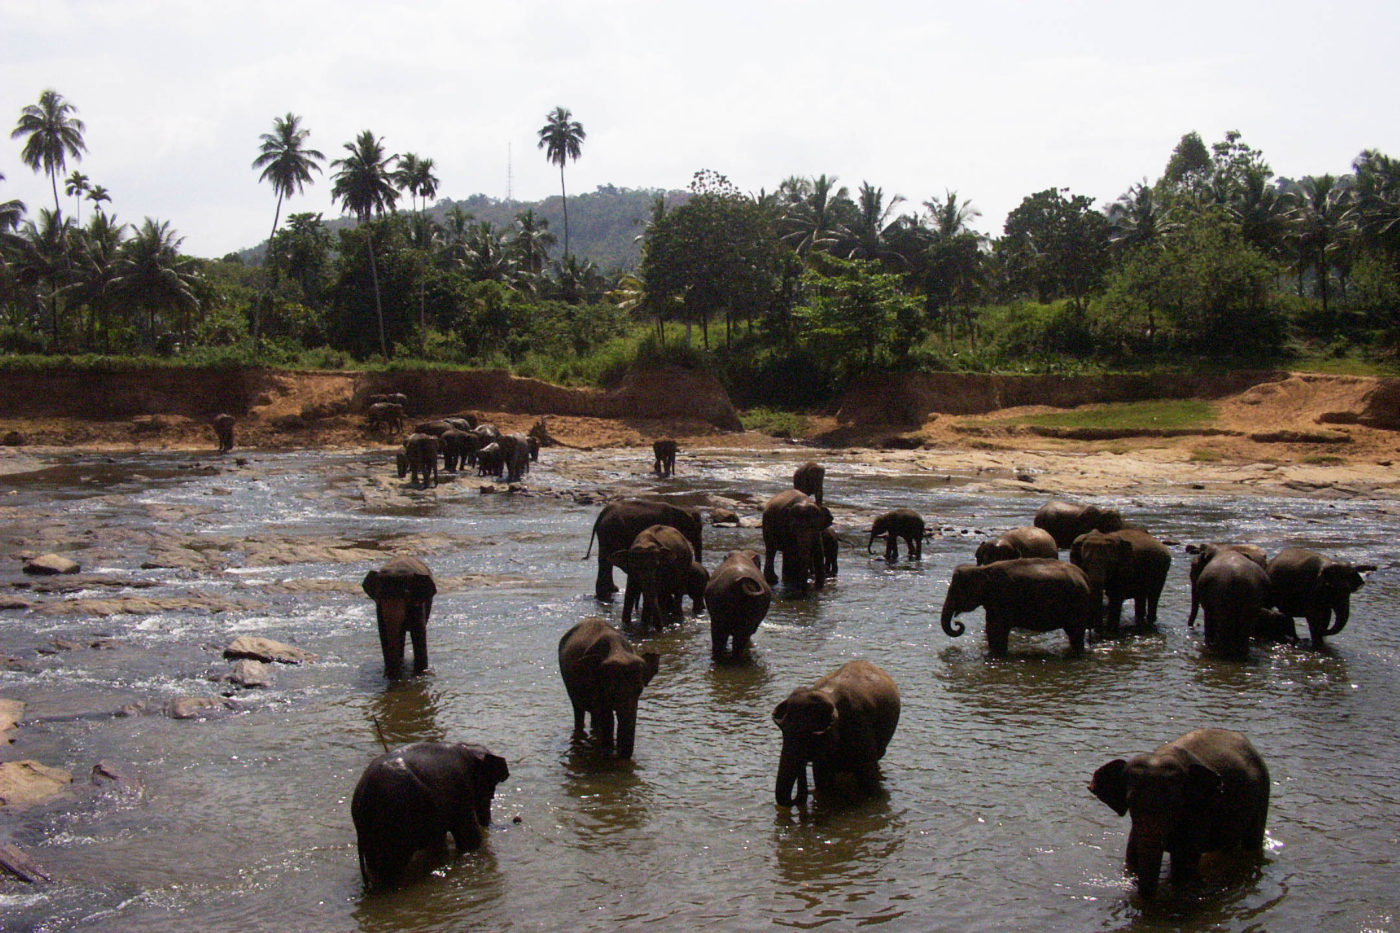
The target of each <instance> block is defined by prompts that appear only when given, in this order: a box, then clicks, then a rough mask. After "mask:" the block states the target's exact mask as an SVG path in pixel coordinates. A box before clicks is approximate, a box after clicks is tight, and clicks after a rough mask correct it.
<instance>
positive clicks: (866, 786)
mask: <svg viewBox="0 0 1400 933" xmlns="http://www.w3.org/2000/svg"><path fill="white" fill-rule="evenodd" d="M855 774H856V783H858V784H859V785H860V789H861V792H862V793H863V794H865V795H866V796H867V797H873V796H875V795H876V794H878V793H879V792H880V766H879V765H878V764H876V763H875V762H873V761H869V762H866V763H865V764H863V765H860V766H859V767H857V768H856V769H855Z"/></svg>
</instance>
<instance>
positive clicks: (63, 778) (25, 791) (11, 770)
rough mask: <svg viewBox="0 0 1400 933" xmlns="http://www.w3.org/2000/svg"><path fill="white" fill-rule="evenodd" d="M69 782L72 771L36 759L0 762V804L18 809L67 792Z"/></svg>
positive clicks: (71, 780)
mask: <svg viewBox="0 0 1400 933" xmlns="http://www.w3.org/2000/svg"><path fill="white" fill-rule="evenodd" d="M72 783H73V775H72V773H71V772H68V771H64V770H63V769H62V768H51V767H49V766H48V765H43V764H40V763H39V762H37V761H28V760H26V761H7V762H4V763H3V764H0V807H4V808H6V809H20V808H23V807H32V806H34V805H36V804H41V803H44V802H46V801H49V800H52V799H53V798H55V797H58V796H60V795H62V794H64V793H66V792H67V790H68V786H69V785H70V784H72Z"/></svg>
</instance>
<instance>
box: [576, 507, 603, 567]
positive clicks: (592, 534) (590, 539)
mask: <svg viewBox="0 0 1400 933" xmlns="http://www.w3.org/2000/svg"><path fill="white" fill-rule="evenodd" d="M602 520H603V513H602V512H599V513H598V517H597V518H595V519H593V530H592V531H591V532H589V534H588V550H586V551H584V552H583V556H582V557H580V558H579V560H588V555H590V554H592V553H593V539H594V538H596V537H598V523H599V522H600V521H602Z"/></svg>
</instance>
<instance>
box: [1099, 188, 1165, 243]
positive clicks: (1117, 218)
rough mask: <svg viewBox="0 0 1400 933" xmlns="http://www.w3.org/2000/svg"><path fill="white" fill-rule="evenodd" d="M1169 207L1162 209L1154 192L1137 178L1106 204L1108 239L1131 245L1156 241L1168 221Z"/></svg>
mask: <svg viewBox="0 0 1400 933" xmlns="http://www.w3.org/2000/svg"><path fill="white" fill-rule="evenodd" d="M1170 216H1171V209H1170V208H1166V209H1164V208H1163V207H1162V206H1161V204H1160V203H1158V201H1157V198H1156V192H1155V191H1154V190H1153V189H1152V188H1151V187H1150V186H1148V184H1147V183H1146V182H1138V183H1137V184H1135V185H1133V186H1132V187H1131V188H1129V189H1128V190H1127V191H1126V192H1124V193H1123V194H1122V195H1120V196H1119V198H1118V200H1117V201H1114V202H1113V203H1112V204H1110V205H1109V207H1108V223H1109V226H1110V227H1111V232H1110V233H1109V235H1108V238H1109V240H1110V241H1111V242H1112V243H1113V244H1114V245H1116V246H1119V247H1122V248H1124V249H1132V248H1133V247H1135V246H1147V245H1151V244H1153V243H1157V242H1158V241H1159V240H1160V239H1161V237H1162V235H1163V234H1165V233H1167V232H1168V231H1169V230H1170V229H1171V228H1172V224H1171V222H1170V220H1169V218H1170Z"/></svg>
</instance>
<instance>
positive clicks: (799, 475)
mask: <svg viewBox="0 0 1400 933" xmlns="http://www.w3.org/2000/svg"><path fill="white" fill-rule="evenodd" d="M825 484H826V467H824V466H822V465H821V464H820V463H817V462H815V461H812V460H808V461H807V462H806V463H804V464H802V466H800V467H798V468H797V469H796V470H794V471H793V473H792V488H793V489H796V490H797V491H798V492H805V493H806V494H807V495H809V496H811V497H812V498H813V499H815V500H817V505H821V504H822V487H823V486H824V485H825Z"/></svg>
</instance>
